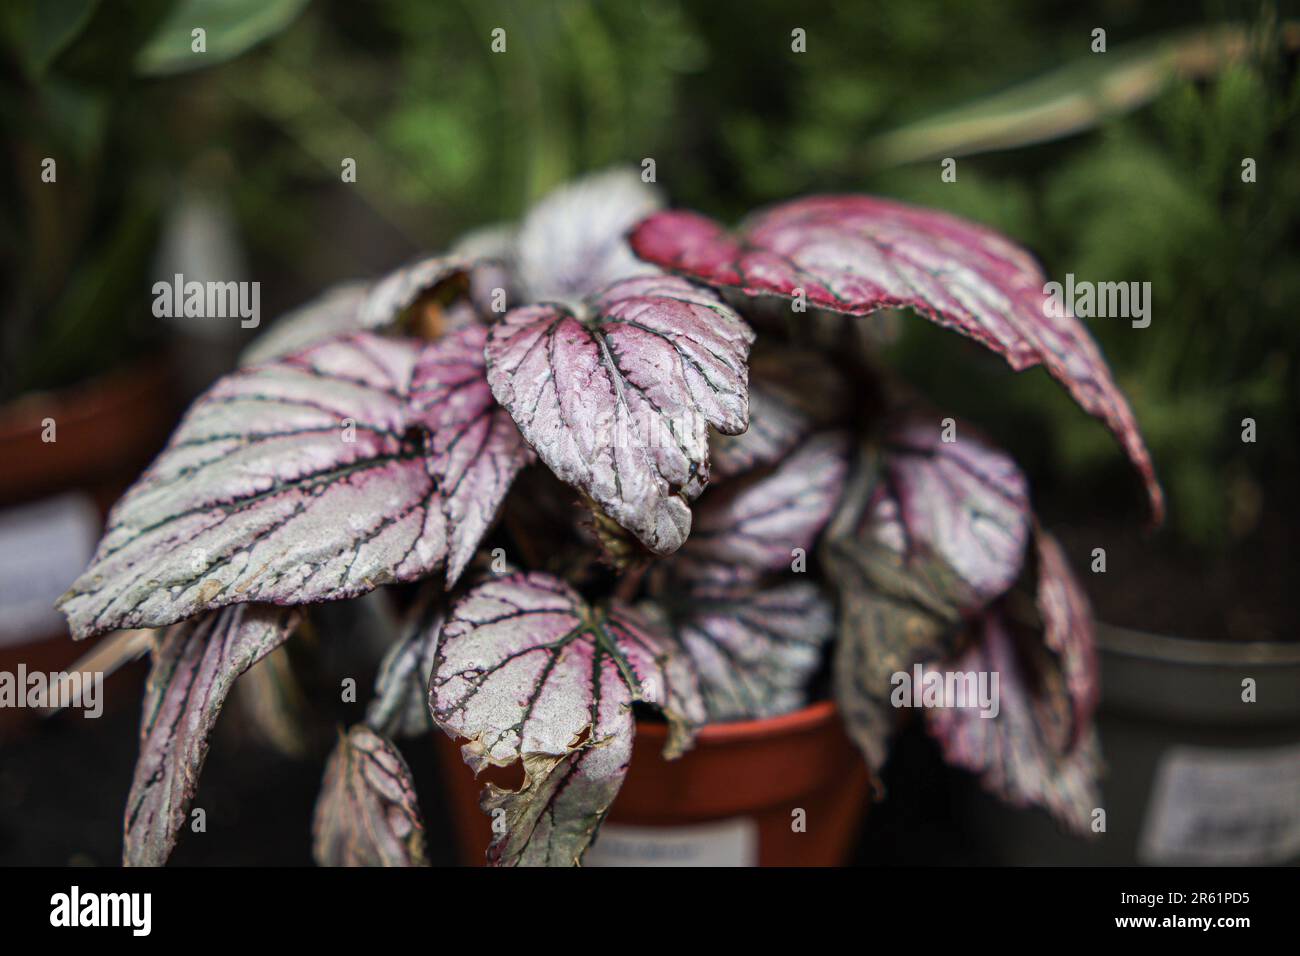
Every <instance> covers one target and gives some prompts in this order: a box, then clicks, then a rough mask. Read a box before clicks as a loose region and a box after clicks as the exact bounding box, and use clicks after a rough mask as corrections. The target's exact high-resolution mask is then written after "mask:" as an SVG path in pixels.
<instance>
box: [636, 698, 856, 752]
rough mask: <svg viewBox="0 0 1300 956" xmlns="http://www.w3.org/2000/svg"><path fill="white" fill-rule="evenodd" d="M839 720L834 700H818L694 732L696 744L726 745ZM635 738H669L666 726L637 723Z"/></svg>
mask: <svg viewBox="0 0 1300 956" xmlns="http://www.w3.org/2000/svg"><path fill="white" fill-rule="evenodd" d="M838 716H839V708H838V707H836V706H835V701H834V700H819V701H816V702H814V703H812V704H809V705H808V706H807V707H802V708H800V709H799V710H796V711H791V712H790V713H788V714H781V715H779V716H777V717H760V718H758V719H757V720H736V721H726V722H722V723H715V724H705V725H704V726H702V727H700V728H699V730H697V731H696V734H695V739H696V742H697V743H709V744H725V743H736V742H739V741H746V740H756V739H761V738H764V737H777V736H781V735H784V734H796V733H800V732H801V731H805V730H811V729H813V728H815V727H820V726H822V725H824V724H826V723H829V722H830V721H832V720H835V719H836V718H837V717H838ZM636 735H637V737H639V738H642V739H649V740H658V741H663V740H666V739H667V738H668V724H667V723H660V722H658V721H655V722H653V723H652V722H650V721H644V720H638V721H637V724H636Z"/></svg>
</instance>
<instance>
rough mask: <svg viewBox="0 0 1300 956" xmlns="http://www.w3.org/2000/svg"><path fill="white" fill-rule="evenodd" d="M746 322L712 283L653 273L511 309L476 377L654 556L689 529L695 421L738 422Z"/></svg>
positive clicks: (703, 437) (737, 428)
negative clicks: (563, 301) (574, 306)
mask: <svg viewBox="0 0 1300 956" xmlns="http://www.w3.org/2000/svg"><path fill="white" fill-rule="evenodd" d="M752 340H753V332H752V331H751V330H750V328H749V327H748V326H747V325H746V324H745V323H744V322H743V321H742V320H741V319H740V317H739V316H738V315H736V313H735V312H733V311H732V310H731V309H729V308H728V307H727V306H725V305H724V304H723V303H722V302H721V300H719V299H718V298H717V297H716V296H715V295H714V294H713V293H712V292H710V291H708V290H706V289H702V288H699V287H697V286H693V285H691V284H690V283H688V282H685V281H683V280H681V279H675V278H671V277H664V276H655V277H649V278H642V279H629V280H625V281H622V282H618V283H615V284H614V285H613V286H610V287H609V288H608V289H607V290H605V292H604V293H602V294H601V295H600V296H598V297H597V298H596V299H595V300H594V301H593V302H592V303H591V304H590V306H589V307H586V308H583V309H580V310H579V313H575V312H574V311H571V310H570V309H569V308H568V307H565V306H562V305H555V304H551V305H537V306H527V307H524V308H519V309H515V310H513V311H512V312H510V313H508V314H507V315H506V317H505V319H504V320H503V321H502V322H500V323H498V324H497V325H495V326H494V327H493V328H492V330H491V333H490V335H489V337H488V343H487V361H488V382H489V384H490V385H491V386H492V393H493V395H495V396H496V398H497V400H498V401H499V402H500V403H501V404H502V405H504V406H505V407H506V408H507V409H508V410H509V411H510V414H511V416H512V417H513V418H514V420H515V422H516V424H518V426H519V430H520V431H521V432H522V433H523V436H524V438H525V439H527V441H528V443H529V444H530V445H532V446H533V448H534V449H536V451H537V454H538V455H539V456H540V457H541V459H542V460H543V461H544V462H546V464H547V465H548V466H550V468H551V470H552V471H554V472H555V474H556V475H558V476H559V477H560V478H561V479H562V480H564V481H566V482H568V483H569V484H571V485H574V486H575V487H577V488H579V489H581V490H582V491H583V492H585V493H586V494H588V495H590V496H591V498H592V499H594V500H595V501H596V502H597V504H599V505H600V506H601V508H602V509H604V511H605V512H606V513H607V514H608V515H609V516H610V517H612V518H614V519H615V520H616V521H618V522H619V523H620V524H621V525H623V526H624V527H625V528H627V529H628V530H629V531H631V532H632V533H633V534H635V535H636V536H637V538H639V539H640V540H641V541H642V542H643V543H644V544H645V545H646V547H648V548H649V549H650V550H652V551H654V552H656V553H658V554H668V553H670V552H672V551H675V550H676V549H677V548H678V547H680V546H681V544H682V542H683V541H685V540H686V536H687V534H688V533H689V531H690V523H691V511H690V507H689V505H688V502H689V501H690V500H692V499H694V498H695V497H696V496H697V495H698V494H699V493H700V491H701V490H703V488H704V486H705V484H706V483H707V481H708V426H709V425H713V426H714V427H715V428H717V429H718V430H719V431H722V432H725V433H727V434H736V433H738V432H741V431H744V430H745V428H746V426H747V423H748V392H747V386H746V380H747V375H746V367H745V361H746V358H747V356H748V354H749V345H750V342H751V341H752Z"/></svg>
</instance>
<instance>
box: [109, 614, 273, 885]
mask: <svg viewBox="0 0 1300 956" xmlns="http://www.w3.org/2000/svg"><path fill="white" fill-rule="evenodd" d="M297 624H298V615H297V612H295V611H291V610H288V609H286V608H276V607H267V606H264V605H251V604H243V605H237V606H235V607H230V608H226V609H224V610H221V611H212V612H210V613H208V614H206V615H204V616H203V617H200V618H195V619H194V620H190V621H186V622H184V623H183V624H177V625H174V626H173V627H170V628H168V629H167V630H166V631H165V632H163V633H162V634H160V635H159V636H158V638H157V642H156V644H155V647H154V651H153V666H152V668H151V669H150V672H149V681H148V684H147V685H146V687H145V700H144V716H143V719H142V720H141V724H140V757H139V759H138V760H137V762H136V765H135V776H134V778H133V779H132V782H131V793H130V796H129V797H128V798H127V808H126V824H125V837H124V840H123V848H122V859H123V862H124V863H125V864H126V865H127V866H161V865H162V864H163V863H165V862H166V860H167V857H168V856H169V855H170V854H171V851H172V848H173V847H174V846H175V845H176V836H177V833H178V832H179V831H180V828H181V826H182V825H183V824H184V823H185V816H186V813H187V811H188V809H189V805H190V801H191V800H193V799H194V794H195V792H197V790H198V785H199V773H200V771H202V769H203V761H204V759H205V758H206V757H207V753H208V736H209V734H210V733H211V732H212V727H213V725H214V724H215V723H216V720H217V715H218V714H220V712H221V706H222V704H223V703H225V700H226V697H227V695H228V694H229V693H230V689H231V686H232V685H233V684H234V682H235V678H237V677H239V675H240V674H242V673H244V671H246V670H248V668H250V667H252V666H253V665H254V664H256V663H257V662H258V661H259V660H261V659H262V658H263V657H265V656H266V655H267V654H269V653H270V652H271V651H273V650H274V649H275V648H277V647H279V646H280V645H281V644H283V643H284V641H285V639H286V638H288V636H289V635H290V634H291V633H292V631H293V629H294V628H295V627H296V626H297Z"/></svg>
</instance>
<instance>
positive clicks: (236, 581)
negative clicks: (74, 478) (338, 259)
mask: <svg viewBox="0 0 1300 956" xmlns="http://www.w3.org/2000/svg"><path fill="white" fill-rule="evenodd" d="M419 354H420V343H417V342H414V341H406V340H392V339H384V338H379V337H377V336H375V335H371V334H369V333H360V334H357V335H354V336H349V337H347V338H343V339H336V340H332V341H330V342H327V343H324V344H322V345H318V346H314V347H312V348H309V349H308V350H306V351H305V352H300V353H298V354H296V355H292V356H288V357H286V358H283V359H279V360H277V361H275V362H272V363H269V364H266V365H259V366H255V367H253V368H250V369H245V370H243V371H240V372H236V373H235V374H233V375H229V376H227V377H225V378H223V379H221V380H220V381H218V382H217V383H216V384H215V385H214V386H213V387H212V388H211V389H210V390H209V391H208V392H207V393H206V394H205V395H203V396H202V397H201V398H199V399H198V401H196V402H195V404H194V405H193V407H191V409H190V411H189V413H188V414H187V415H186V417H185V419H184V421H182V423H181V425H180V427H179V428H178V429H177V431H176V434H175V435H173V436H172V439H171V442H170V443H169V444H168V446H167V448H166V449H164V450H163V452H162V454H161V455H160V456H159V457H158V459H157V460H156V461H155V462H154V463H153V465H152V466H150V468H149V470H148V471H146V472H145V474H144V475H143V476H142V477H141V478H140V480H139V481H137V482H136V484H135V485H134V486H133V487H132V489H131V490H130V491H128V492H127V494H126V496H125V497H124V498H123V499H122V500H121V501H120V502H118V504H117V505H116V506H115V507H114V509H113V511H112V513H111V514H110V516H109V521H108V531H107V533H106V534H105V537H104V539H103V541H101V543H100V546H99V550H98V551H97V553H96V555H95V558H94V560H93V561H92V563H91V566H90V568H89V569H88V570H87V571H86V572H85V574H83V575H82V576H81V577H80V578H79V579H78V580H77V581H76V582H75V583H74V584H73V586H72V589H71V590H70V591H69V592H68V594H66V595H65V596H64V597H63V598H62V599H61V605H62V608H63V611H64V613H65V614H67V616H68V620H69V623H70V625H71V627H72V632H73V634H74V635H75V636H76V637H78V638H82V637H88V636H91V635H94V634H99V633H102V632H104V631H108V630H112V629H115V628H123V627H158V626H162V625H166V624H170V623H172V622H174V621H178V620H183V619H185V618H188V617H192V616H194V615H195V614H198V613H200V612H202V611H204V610H206V609H208V608H213V607H222V606H225V605H228V604H234V603H242V602H246V601H265V602H269V603H274V604H299V603H307V602H311V601H321V600H331V599H337V598H345V597H353V596H355V595H358V594H363V593H365V592H367V591H370V590H372V589H373V588H375V587H376V586H378V585H380V584H383V583H386V582H390V581H405V580H412V579H415V578H419V577H422V576H424V575H426V574H429V573H430V572H431V571H433V570H435V569H436V568H437V567H439V565H441V563H442V561H443V557H444V555H445V553H446V519H445V518H444V513H443V509H442V507H441V502H440V501H439V498H438V488H437V482H436V481H435V479H434V478H433V477H432V476H431V475H430V473H429V468H428V466H427V464H426V461H425V455H424V445H425V432H424V430H423V428H422V427H421V426H420V422H419V420H418V418H417V417H416V416H414V415H413V414H412V413H411V412H410V410H409V409H408V401H409V398H410V394H411V390H412V381H413V377H414V374H415V369H416V364H417V361H418V359H419Z"/></svg>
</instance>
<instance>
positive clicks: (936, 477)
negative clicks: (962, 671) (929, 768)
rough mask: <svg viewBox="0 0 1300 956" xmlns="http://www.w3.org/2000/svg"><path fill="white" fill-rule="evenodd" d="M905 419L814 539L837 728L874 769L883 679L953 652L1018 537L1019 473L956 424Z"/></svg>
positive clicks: (880, 738) (890, 717)
mask: <svg viewBox="0 0 1300 956" xmlns="http://www.w3.org/2000/svg"><path fill="white" fill-rule="evenodd" d="M956 434H957V440H956V441H954V442H944V441H942V437H941V429H940V425H939V422H938V421H937V420H936V421H933V422H927V421H925V420H924V419H923V418H917V417H912V416H910V415H905V416H902V417H900V418H899V419H897V420H896V421H895V422H894V423H892V424H891V425H890V426H888V427H887V428H886V429H885V432H884V435H883V439H882V441H881V444H880V447H879V448H871V449H867V450H865V451H864V452H863V454H862V456H861V458H860V461H859V464H858V467H857V468H856V469H855V472H854V475H853V477H852V478H851V479H850V481H849V485H848V487H847V488H846V490H845V493H844V498H843V505H842V507H841V508H840V510H839V511H838V513H837V514H836V516H835V518H834V520H833V521H832V522H831V526H830V528H829V529H828V531H827V532H826V541H825V545H824V547H823V552H822V553H823V559H824V563H825V566H826V570H827V574H828V576H829V577H830V579H831V580H832V581H833V582H834V583H835V585H836V588H837V590H838V591H839V593H840V598H841V600H840V620H841V625H840V629H841V637H840V640H839V642H838V643H837V645H836V656H835V688H836V696H837V698H838V700H839V703H840V707H841V709H842V710H843V712H844V716H845V720H846V723H847V724H848V727H849V729H850V731H851V733H852V734H853V737H854V739H855V740H856V741H857V743H858V745H859V747H861V749H862V750H863V752H864V753H865V754H866V756H867V759H868V761H869V762H870V763H871V765H872V767H873V769H879V767H880V766H881V765H882V764H883V763H884V760H885V757H886V754H887V745H888V740H889V737H890V736H891V734H892V732H893V729H894V723H895V718H896V717H897V714H896V713H894V712H893V710H892V709H891V707H890V706H889V695H890V691H891V683H890V680H891V676H892V675H893V674H896V673H899V672H904V673H906V672H909V671H910V670H911V668H912V667H913V665H915V664H918V663H922V664H924V663H929V662H934V661H938V660H942V659H945V658H948V657H950V656H952V655H953V654H954V653H955V652H956V651H957V650H958V648H959V647H960V644H961V641H962V638H963V635H964V630H963V628H962V626H961V625H962V621H963V619H965V618H967V617H969V616H971V615H974V614H976V613H978V612H979V611H980V609H982V608H983V607H985V606H986V605H987V604H988V603H989V602H991V601H993V600H995V599H996V598H997V597H999V596H1000V595H1001V594H1003V593H1004V592H1005V591H1006V590H1007V589H1008V588H1009V587H1010V586H1011V585H1012V584H1013V583H1014V582H1015V580H1016V578H1017V576H1018V575H1019V574H1020V570H1021V567H1022V564H1023V561H1024V551H1025V545H1026V542H1027V539H1028V535H1029V530H1030V521H1031V519H1030V510H1029V500H1028V494H1027V488H1026V482H1025V479H1024V476H1023V475H1022V474H1021V473H1020V471H1019V469H1017V468H1016V467H1015V464H1014V463H1013V462H1012V461H1011V459H1009V458H1008V457H1006V456H1005V455H1003V454H1002V453H1001V452H999V451H997V450H996V449H994V448H992V447H990V446H989V445H987V444H985V443H984V442H982V441H981V440H980V439H978V438H977V437H976V436H975V435H974V434H973V433H972V430H971V429H969V428H965V427H963V426H960V425H959V426H958V429H957V433H956Z"/></svg>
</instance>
